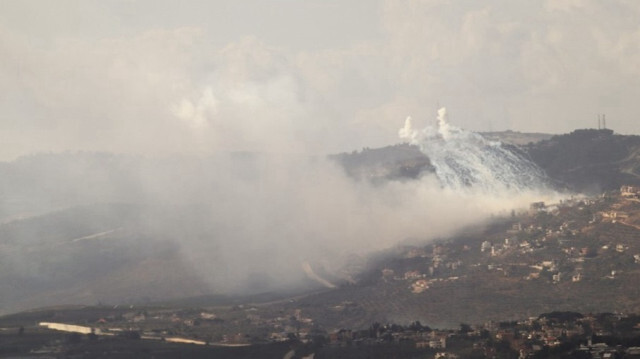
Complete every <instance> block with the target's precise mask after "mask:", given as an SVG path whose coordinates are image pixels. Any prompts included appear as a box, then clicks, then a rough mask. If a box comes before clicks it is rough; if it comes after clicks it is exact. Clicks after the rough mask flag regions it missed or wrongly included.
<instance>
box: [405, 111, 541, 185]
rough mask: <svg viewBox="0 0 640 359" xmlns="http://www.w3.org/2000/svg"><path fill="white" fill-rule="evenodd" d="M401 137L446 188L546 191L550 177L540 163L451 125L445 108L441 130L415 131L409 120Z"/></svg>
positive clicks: (440, 112)
mask: <svg viewBox="0 0 640 359" xmlns="http://www.w3.org/2000/svg"><path fill="white" fill-rule="evenodd" d="M399 135H400V137H401V138H403V139H405V140H408V141H409V143H411V144H414V145H417V146H418V147H420V150H421V151H422V152H423V153H424V154H425V155H426V156H427V157H428V158H429V160H430V161H431V164H432V165H433V167H434V168H435V173H436V176H437V177H438V179H439V181H440V183H441V185H442V186H443V187H445V188H449V189H453V190H464V189H471V188H472V189H473V190H480V191H483V192H487V193H497V192H498V191H504V190H511V191H524V190H541V189H544V188H545V183H546V182H547V177H546V176H545V174H544V172H543V171H542V170H541V169H540V168H539V167H538V166H536V164H534V163H533V162H531V161H530V160H528V159H527V158H525V157H524V156H523V155H521V154H519V153H518V152H517V151H516V150H515V149H514V150H510V149H509V148H507V147H505V146H503V145H502V144H501V143H500V142H498V141H489V140H487V139H485V138H484V137H482V136H481V135H480V134H477V133H474V132H471V131H466V130H464V129H461V128H458V127H455V126H453V125H451V124H450V123H449V122H448V121H447V111H446V109H445V108H441V109H439V110H438V125H437V128H435V127H431V126H428V127H426V128H425V129H423V130H421V131H419V130H415V129H413V127H412V126H411V118H407V120H406V122H405V125H404V127H403V128H401V129H400V131H399Z"/></svg>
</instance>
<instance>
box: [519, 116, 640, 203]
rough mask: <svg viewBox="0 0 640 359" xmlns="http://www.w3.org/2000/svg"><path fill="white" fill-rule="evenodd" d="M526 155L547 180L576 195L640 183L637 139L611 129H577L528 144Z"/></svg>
mask: <svg viewBox="0 0 640 359" xmlns="http://www.w3.org/2000/svg"><path fill="white" fill-rule="evenodd" d="M525 150H526V152H527V153H528V154H529V155H530V156H531V159H532V160H533V161H534V162H535V163H536V164H537V165H538V166H540V167H541V168H542V169H544V170H545V171H546V173H547V175H549V177H551V178H553V179H554V180H557V181H559V182H561V183H563V184H565V185H566V186H567V187H568V188H570V189H572V190H575V191H578V192H585V191H586V192H599V191H603V190H611V189H616V188H619V187H620V186H621V185H624V184H634V185H637V184H640V136H627V135H617V134H614V133H613V131H612V130H608V129H604V130H594V129H585V130H576V131H573V132H571V133H569V134H565V135H558V136H553V137H552V138H550V139H547V140H543V141H540V142H537V143H533V144H530V145H527V146H526V147H525Z"/></svg>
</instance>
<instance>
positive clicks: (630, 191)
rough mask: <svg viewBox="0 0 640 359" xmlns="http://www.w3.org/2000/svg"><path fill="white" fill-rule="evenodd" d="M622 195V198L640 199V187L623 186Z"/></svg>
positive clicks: (621, 188)
mask: <svg viewBox="0 0 640 359" xmlns="http://www.w3.org/2000/svg"><path fill="white" fill-rule="evenodd" d="M620 194H621V195H622V197H627V198H638V197H639V196H640V187H637V186H622V187H620Z"/></svg>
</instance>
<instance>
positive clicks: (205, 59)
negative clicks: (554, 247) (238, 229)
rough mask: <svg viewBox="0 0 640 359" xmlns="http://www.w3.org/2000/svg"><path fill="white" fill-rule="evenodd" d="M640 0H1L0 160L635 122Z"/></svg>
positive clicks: (333, 147) (620, 127) (327, 149)
mask: <svg viewBox="0 0 640 359" xmlns="http://www.w3.org/2000/svg"><path fill="white" fill-rule="evenodd" d="M638 99H640V2H638V1H636V0H609V1H601V0H549V1H542V0H541V1H529V0H522V1H514V0H485V1H477V0H469V1H464V0H460V1H447V0H407V1H391V0H389V1H385V0H353V1H345V0H304V1H303V0H269V1H267V0H247V1H244V0H229V1H227V0H216V1H180V2H176V1H164V0H162V1H158V0H149V1H147V0H140V1H137V0H114V1H104V0H99V1H98V0H96V1H89V0H82V1H67V0H58V1H48V0H42V1H32V0H20V1H17V0H16V1H11V0H0V142H1V143H2V146H1V148H0V159H5V160H6V159H12V158H15V157H16V156H19V155H23V154H27V153H32V152H41V151H65V150H71V151H75V150H91V151H114V152H121V153H122V152H125V153H128V152H134V153H145V154H166V153H173V152H186V153H212V152H216V151H229V150H249V151H270V152H278V153H316V154H324V153H332V152H337V151H350V150H353V149H360V148H362V147H364V146H368V147H377V146H383V145H387V144H393V143H397V142H399V139H398V129H399V128H400V127H402V125H403V124H404V119H405V118H406V117H407V116H409V115H410V116H412V117H413V118H414V123H415V125H416V126H424V125H426V124H429V123H432V121H433V120H434V119H435V116H436V107H437V105H438V104H440V105H441V106H446V107H447V108H448V111H449V119H450V121H451V122H452V123H454V124H456V125H457V126H460V127H463V128H467V129H471V130H506V129H511V130H516V131H523V132H547V133H562V132H568V131H571V130H573V129H576V128H585V127H595V126H596V125H597V114H598V113H605V114H606V116H607V124H608V126H609V127H610V128H612V129H614V130H615V131H616V132H619V133H624V134H638V133H640V121H638V120H639V118H638V114H639V113H640V101H638Z"/></svg>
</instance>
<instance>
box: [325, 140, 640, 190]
mask: <svg viewBox="0 0 640 359" xmlns="http://www.w3.org/2000/svg"><path fill="white" fill-rule="evenodd" d="M482 135H483V136H484V137H485V138H488V139H491V140H496V141H500V142H502V143H503V144H505V145H506V147H507V148H512V149H513V151H518V153H521V154H524V155H526V156H527V157H528V158H530V159H531V160H532V161H533V162H534V163H535V164H537V165H538V166H539V167H540V168H541V169H542V170H544V171H545V173H546V174H547V175H548V176H549V178H550V179H551V181H552V182H553V183H555V185H556V186H557V187H558V188H559V189H569V190H571V191H576V192H587V193H598V192H600V191H604V190H612V189H617V188H619V187H620V186H621V185H624V184H631V185H639V184H640V136H629V135H618V134H614V133H613V131H611V130H607V129H604V130H594V129H584V130H576V131H574V132H571V133H569V134H564V135H548V134H527V133H519V132H512V131H505V132H489V133H483V134H482ZM332 158H334V159H336V160H338V161H339V162H340V163H341V164H342V165H343V166H344V167H345V169H346V171H347V173H349V174H350V175H352V176H354V177H357V178H369V179H374V180H389V179H395V180H403V179H405V180H406V179H415V178H419V177H420V176H421V175H424V174H427V173H432V172H433V170H434V169H433V166H432V165H431V163H430V161H429V158H427V156H425V155H424V154H422V153H421V152H420V150H419V148H418V147H417V146H413V145H409V144H401V145H395V146H388V147H383V148H379V149H364V150H362V151H360V152H353V153H343V154H340V155H335V156H333V157H332Z"/></svg>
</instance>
